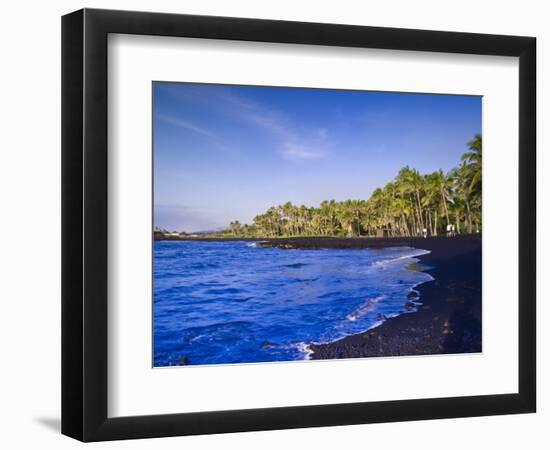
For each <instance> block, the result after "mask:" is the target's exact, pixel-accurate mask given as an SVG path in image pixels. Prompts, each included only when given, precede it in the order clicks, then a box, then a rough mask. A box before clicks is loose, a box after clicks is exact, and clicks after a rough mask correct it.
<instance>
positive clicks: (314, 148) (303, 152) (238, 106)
mask: <svg viewBox="0 0 550 450" xmlns="http://www.w3.org/2000/svg"><path fill="white" fill-rule="evenodd" d="M224 98H225V99H226V101H228V102H229V103H231V104H232V106H233V107H234V115H236V116H238V117H241V118H242V119H244V120H246V121H249V122H252V123H254V124H255V125H258V126H259V127H261V128H262V129H264V130H265V131H267V132H269V133H270V134H271V135H272V136H274V137H275V139H276V140H277V141H278V149H279V153H280V155H281V156H282V158H283V159H285V160H287V161H312V160H317V159H322V158H324V157H325V156H326V153H327V152H326V149H325V148H326V147H327V145H326V140H327V137H328V132H327V130H326V129H324V128H320V129H316V130H311V131H310V132H305V133H304V132H302V133H298V132H296V131H295V130H294V129H293V127H292V125H291V122H290V120H289V119H288V118H287V117H285V116H282V115H281V114H279V113H277V112H276V111H273V110H270V109H267V108H265V107H263V106H260V105H258V104H256V103H252V102H250V101H249V100H248V99H243V98H241V97H239V96H237V95H235V94H233V93H231V94H228V95H227V96H225V97H224ZM304 134H306V136H304Z"/></svg>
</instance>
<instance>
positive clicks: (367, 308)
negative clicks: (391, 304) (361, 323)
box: [346, 295, 387, 322]
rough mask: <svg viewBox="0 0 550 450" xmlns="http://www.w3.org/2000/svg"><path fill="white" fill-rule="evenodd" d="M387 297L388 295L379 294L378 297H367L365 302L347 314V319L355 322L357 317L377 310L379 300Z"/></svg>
mask: <svg viewBox="0 0 550 450" xmlns="http://www.w3.org/2000/svg"><path fill="white" fill-rule="evenodd" d="M385 298H387V296H386V295H379V296H377V297H374V298H369V299H367V300H366V301H365V303H363V304H362V305H361V306H359V308H357V309H356V310H355V311H353V312H352V313H351V314H348V315H347V316H346V319H348V320H350V321H352V322H355V321H356V320H357V319H360V318H361V317H363V316H364V315H365V314H368V313H370V312H373V311H375V310H376V305H377V304H378V302H379V301H381V300H384V299H385Z"/></svg>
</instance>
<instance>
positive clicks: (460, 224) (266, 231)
mask: <svg viewBox="0 0 550 450" xmlns="http://www.w3.org/2000/svg"><path fill="white" fill-rule="evenodd" d="M481 148H482V140H481V135H479V134H478V135H476V136H475V137H474V139H472V140H471V141H470V142H468V151H467V152H466V153H464V154H463V155H462V158H461V163H460V165H459V166H458V167H456V168H454V169H452V170H451V171H450V172H449V173H447V174H444V173H443V171H442V170H439V171H437V172H433V173H429V174H425V175H421V174H420V173H419V172H418V170H416V169H411V168H409V167H408V166H405V167H403V168H402V169H401V170H400V171H399V173H398V174H397V176H396V177H395V179H394V180H393V181H391V182H389V183H387V184H386V185H385V186H384V187H382V188H377V189H375V191H374V192H373V193H372V195H371V197H370V198H369V199H368V200H346V201H342V202H336V201H334V200H326V201H323V202H322V203H321V204H320V205H319V207H318V208H315V207H307V206H304V205H301V206H297V205H293V204H292V203H290V202H287V203H285V204H284V205H280V206H273V207H271V208H269V209H268V210H267V211H266V212H265V213H263V214H259V215H257V216H256V217H255V218H254V223H253V224H251V225H248V224H241V223H239V222H238V221H235V222H231V223H230V224H229V228H228V229H227V230H226V231H224V232H223V233H220V235H224V236H233V237H252V238H253V237H266V238H267V237H291V236H419V235H422V234H423V230H424V229H426V233H427V235H430V236H437V235H441V234H445V232H446V231H445V230H446V228H447V225H448V224H452V225H454V227H455V230H456V231H457V232H458V233H465V232H467V233H473V232H476V231H479V230H480V229H481Z"/></svg>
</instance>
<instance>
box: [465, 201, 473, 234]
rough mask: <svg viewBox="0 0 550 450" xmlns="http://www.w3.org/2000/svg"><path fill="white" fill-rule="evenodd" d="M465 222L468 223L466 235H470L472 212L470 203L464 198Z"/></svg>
mask: <svg viewBox="0 0 550 450" xmlns="http://www.w3.org/2000/svg"><path fill="white" fill-rule="evenodd" d="M466 213H467V214H466V220H467V221H468V233H470V234H472V231H473V227H472V212H471V211H470V202H469V201H468V199H467V198H466Z"/></svg>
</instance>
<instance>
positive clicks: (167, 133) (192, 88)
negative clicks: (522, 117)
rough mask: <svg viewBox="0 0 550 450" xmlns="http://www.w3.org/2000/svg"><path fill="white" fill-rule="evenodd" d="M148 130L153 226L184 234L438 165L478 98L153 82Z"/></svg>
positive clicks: (476, 122)
mask: <svg viewBox="0 0 550 450" xmlns="http://www.w3.org/2000/svg"><path fill="white" fill-rule="evenodd" d="M153 132H154V134H153V136H154V137H153V146H154V147H153V150H154V221H155V226H158V227H160V228H163V229H168V230H177V231H187V232H193V231H200V230H208V229H215V228H219V227H223V226H226V225H227V224H228V223H229V222H230V221H232V220H239V221H240V222H241V223H251V222H252V219H253V218H254V216H255V215H257V214H259V213H263V212H264V211H265V210H266V209H267V208H269V207H270V206H276V205H279V204H283V203H286V202H287V201H291V202H292V203H295V204H299V205H300V204H305V205H307V206H317V205H318V204H319V203H320V202H321V201H323V200H331V199H334V200H337V201H340V200H346V199H367V198H368V197H369V196H370V194H371V193H372V191H373V190H374V189H375V188H377V187H381V186H383V185H384V184H385V183H387V182H388V181H390V180H392V179H393V178H394V177H395V175H396V174H397V172H398V171H399V169H400V168H401V167H403V166H405V165H409V166H410V167H415V168H417V169H418V170H419V171H420V172H421V173H425V172H432V171H434V170H439V169H443V170H444V171H445V172H446V171H448V170H450V169H451V168H452V167H454V166H456V165H457V164H458V163H459V160H460V155H461V154H462V153H464V151H465V150H466V143H467V142H468V141H469V140H470V139H471V138H472V137H473V135H474V134H476V133H481V97H473V96H455V95H453V96H451V95H427V94H402V93H383V92H362V91H361V92H358V91H342V90H325V89H296V88H273V87H253V86H224V85H206V84H186V83H166V82H155V83H153Z"/></svg>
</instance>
